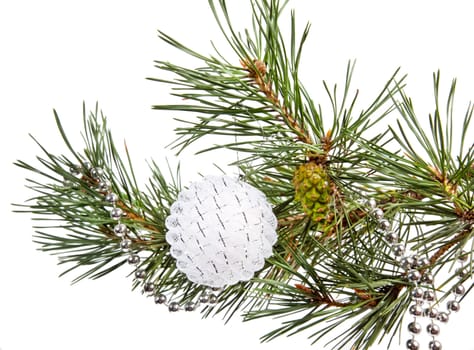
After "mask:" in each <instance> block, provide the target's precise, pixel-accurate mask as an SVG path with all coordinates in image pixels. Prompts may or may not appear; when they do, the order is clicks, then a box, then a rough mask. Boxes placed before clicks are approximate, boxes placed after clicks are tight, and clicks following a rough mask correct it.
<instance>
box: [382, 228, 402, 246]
mask: <svg viewBox="0 0 474 350" xmlns="http://www.w3.org/2000/svg"><path fill="white" fill-rule="evenodd" d="M399 239H400V237H399V236H398V233H396V232H394V231H388V232H387V233H386V234H385V240H386V241H387V242H388V243H391V244H393V243H397V242H398V240H399Z"/></svg>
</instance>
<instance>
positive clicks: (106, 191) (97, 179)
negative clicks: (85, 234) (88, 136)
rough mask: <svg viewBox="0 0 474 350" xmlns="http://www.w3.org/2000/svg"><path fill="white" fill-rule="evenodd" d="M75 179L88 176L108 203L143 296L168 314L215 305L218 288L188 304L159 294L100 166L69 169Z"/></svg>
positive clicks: (120, 243) (117, 198) (117, 234)
mask: <svg viewBox="0 0 474 350" xmlns="http://www.w3.org/2000/svg"><path fill="white" fill-rule="evenodd" d="M70 172H71V173H72V174H73V175H75V176H84V175H87V176H90V178H91V179H92V180H93V183H94V184H95V189H96V190H97V191H98V192H99V193H101V194H103V196H104V200H105V201H106V202H107V203H109V205H110V206H111V207H110V210H109V215H110V218H111V219H112V220H114V222H115V224H114V226H113V233H114V235H115V236H116V237H117V238H118V239H120V242H119V249H120V251H121V252H123V253H124V254H127V262H128V264H129V265H131V266H133V267H134V273H133V276H134V279H135V280H139V281H141V284H142V286H143V287H142V288H143V289H142V290H143V293H144V294H146V295H147V296H151V297H153V298H154V301H155V303H156V304H160V305H165V306H167V307H168V310H169V311H170V312H177V311H181V310H184V311H195V310H196V309H198V308H199V307H200V306H201V305H203V304H216V303H217V302H218V292H219V291H220V289H219V288H206V289H205V290H204V291H203V292H202V293H201V294H200V295H199V296H198V297H197V299H196V301H188V302H186V303H184V304H180V303H179V302H177V301H173V300H172V299H169V298H168V297H167V296H166V295H165V294H163V293H160V292H159V290H158V288H157V286H156V285H155V283H154V282H152V281H151V280H150V279H149V276H148V274H147V271H146V269H145V268H142V267H140V262H141V261H142V258H141V257H140V255H139V253H140V251H139V250H137V249H135V248H134V246H133V241H132V239H131V235H132V232H131V230H130V229H129V228H128V227H127V225H126V224H124V223H123V222H122V218H123V217H124V215H126V213H125V212H124V211H123V209H122V208H120V207H119V206H117V203H118V201H119V196H118V195H117V194H116V193H115V192H113V191H112V186H111V183H110V181H109V179H108V177H107V176H106V174H105V172H104V170H103V169H102V168H100V167H92V165H91V164H90V163H89V162H84V163H83V167H79V166H75V167H72V168H71V169H70ZM65 185H66V186H72V183H71V182H70V181H68V180H67V181H65Z"/></svg>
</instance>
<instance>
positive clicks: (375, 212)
mask: <svg viewBox="0 0 474 350" xmlns="http://www.w3.org/2000/svg"><path fill="white" fill-rule="evenodd" d="M372 215H373V216H374V217H375V218H376V219H377V220H382V219H383V210H382V209H380V208H374V209H373V210H372Z"/></svg>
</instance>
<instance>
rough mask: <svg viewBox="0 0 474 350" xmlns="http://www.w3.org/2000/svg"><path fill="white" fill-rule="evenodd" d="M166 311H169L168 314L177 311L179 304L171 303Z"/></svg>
mask: <svg viewBox="0 0 474 350" xmlns="http://www.w3.org/2000/svg"><path fill="white" fill-rule="evenodd" d="M168 310H169V311H170V312H176V311H179V304H178V303H177V302H175V301H173V302H172V303H170V304H169V306H168Z"/></svg>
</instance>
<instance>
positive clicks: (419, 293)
mask: <svg viewBox="0 0 474 350" xmlns="http://www.w3.org/2000/svg"><path fill="white" fill-rule="evenodd" d="M411 297H412V298H414V299H420V298H422V297H423V289H421V288H420V287H417V288H413V289H412V291H411Z"/></svg>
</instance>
